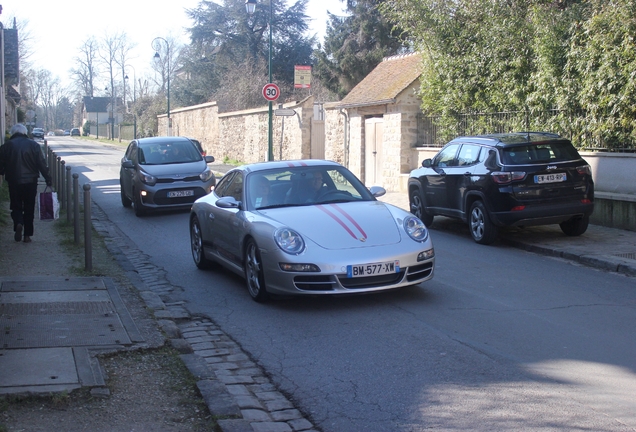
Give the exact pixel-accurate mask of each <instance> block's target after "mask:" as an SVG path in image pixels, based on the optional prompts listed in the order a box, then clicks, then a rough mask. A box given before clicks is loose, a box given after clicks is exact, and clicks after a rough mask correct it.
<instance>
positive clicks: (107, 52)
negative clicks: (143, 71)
mask: <svg viewBox="0 0 636 432" xmlns="http://www.w3.org/2000/svg"><path fill="white" fill-rule="evenodd" d="M125 40H126V35H125V33H117V34H114V35H112V34H106V35H105V36H104V38H103V39H102V41H101V44H100V49H99V51H98V53H99V54H98V55H99V58H100V59H101V63H102V65H103V66H104V69H105V70H106V73H107V75H108V81H109V83H110V85H109V86H108V92H109V96H110V100H111V107H110V113H111V114H110V139H114V136H115V118H114V116H115V113H116V112H117V107H116V101H117V86H116V83H115V76H116V75H117V74H118V73H119V68H118V65H117V59H118V53H119V52H120V50H121V47H122V45H123V43H124V41H125Z"/></svg>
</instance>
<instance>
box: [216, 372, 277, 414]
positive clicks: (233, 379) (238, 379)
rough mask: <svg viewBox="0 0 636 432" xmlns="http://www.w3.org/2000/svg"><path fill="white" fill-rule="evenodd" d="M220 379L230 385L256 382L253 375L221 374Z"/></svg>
mask: <svg viewBox="0 0 636 432" xmlns="http://www.w3.org/2000/svg"><path fill="white" fill-rule="evenodd" d="M218 379H219V381H221V382H222V383H223V384H228V385H229V384H252V383H253V382H254V379H253V378H252V377H251V376H245V375H236V376H219V377H218ZM286 408H287V407H286ZM281 409H283V408H281Z"/></svg>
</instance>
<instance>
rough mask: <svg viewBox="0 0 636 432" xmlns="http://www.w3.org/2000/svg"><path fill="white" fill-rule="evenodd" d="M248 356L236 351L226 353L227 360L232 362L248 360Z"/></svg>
mask: <svg viewBox="0 0 636 432" xmlns="http://www.w3.org/2000/svg"><path fill="white" fill-rule="evenodd" d="M249 359H250V358H249V357H248V356H247V355H245V354H243V353H238V354H232V355H228V356H227V361H233V362H237V363H238V362H241V361H245V360H248V361H249Z"/></svg>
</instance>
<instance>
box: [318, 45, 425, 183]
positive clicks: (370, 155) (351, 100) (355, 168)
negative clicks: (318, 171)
mask: <svg viewBox="0 0 636 432" xmlns="http://www.w3.org/2000/svg"><path fill="white" fill-rule="evenodd" d="M421 63H422V57H421V55H420V54H417V53H412V54H406V55H399V56H393V57H388V58H385V59H384V60H383V61H382V62H381V63H380V64H379V65H378V66H377V67H376V68H375V69H374V70H373V71H371V73H369V75H367V76H366V77H365V78H364V79H363V80H362V81H361V82H360V83H359V84H358V85H357V86H356V87H355V88H353V90H351V92H350V93H349V94H348V95H347V96H346V97H345V98H344V99H343V100H342V101H340V102H334V103H329V104H325V105H324V110H325V158H326V159H331V160H335V161H337V162H339V163H341V164H343V165H345V166H347V167H348V168H349V169H350V170H351V171H352V172H354V173H355V174H356V175H357V176H358V177H359V178H360V179H361V180H362V181H363V182H365V184H366V185H367V186H373V185H378V186H383V187H384V188H385V189H387V190H389V191H400V190H403V189H404V186H403V185H402V183H405V179H404V176H405V175H406V174H408V173H409V172H410V171H411V170H412V169H413V168H415V166H416V165H417V164H418V161H417V160H415V159H414V158H417V153H416V152H415V151H414V148H415V147H416V145H417V138H418V135H417V130H418V128H417V122H418V117H419V113H420V101H419V99H418V97H417V92H418V89H419V86H420V79H419V77H420V75H421Z"/></svg>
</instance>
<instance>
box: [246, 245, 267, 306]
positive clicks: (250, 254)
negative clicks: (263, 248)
mask: <svg viewBox="0 0 636 432" xmlns="http://www.w3.org/2000/svg"><path fill="white" fill-rule="evenodd" d="M244 265H245V280H246V282H247V290H248V291H249V293H250V295H251V296H252V299H254V300H255V301H257V302H259V303H262V302H264V301H266V300H267V299H268V297H269V296H268V295H267V290H266V288H265V278H264V276H263V262H262V261H261V253H260V251H259V250H258V246H257V245H256V243H255V242H254V240H248V242H247V246H246V247H245V260H244Z"/></svg>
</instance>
